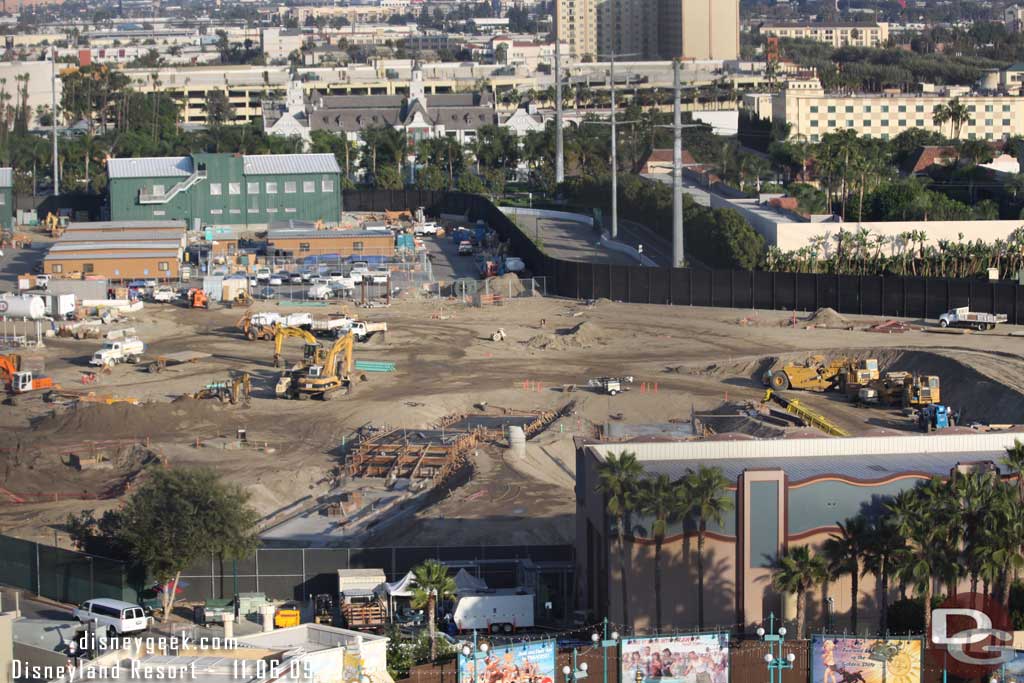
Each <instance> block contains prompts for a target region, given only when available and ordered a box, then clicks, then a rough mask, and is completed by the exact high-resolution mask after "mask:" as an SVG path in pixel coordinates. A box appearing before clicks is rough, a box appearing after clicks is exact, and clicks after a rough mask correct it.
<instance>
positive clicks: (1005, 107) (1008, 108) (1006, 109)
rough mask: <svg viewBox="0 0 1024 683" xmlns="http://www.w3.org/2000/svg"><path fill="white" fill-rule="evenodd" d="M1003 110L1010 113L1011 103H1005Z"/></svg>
mask: <svg viewBox="0 0 1024 683" xmlns="http://www.w3.org/2000/svg"><path fill="white" fill-rule="evenodd" d="M1003 111H1004V112H1006V113H1009V112H1010V105H1008V104H1004V105H1003Z"/></svg>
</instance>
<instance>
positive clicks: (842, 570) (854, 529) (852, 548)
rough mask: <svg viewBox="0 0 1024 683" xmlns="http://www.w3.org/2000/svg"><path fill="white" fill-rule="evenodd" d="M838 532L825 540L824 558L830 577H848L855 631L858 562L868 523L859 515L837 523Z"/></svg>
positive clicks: (852, 625)
mask: <svg viewBox="0 0 1024 683" xmlns="http://www.w3.org/2000/svg"><path fill="white" fill-rule="evenodd" d="M838 526H839V532H838V533H834V534H832V535H831V536H830V537H829V539H828V540H827V541H825V547H824V551H825V558H826V559H827V561H828V571H829V576H830V577H840V576H845V575H849V577H850V630H852V631H853V632H854V633H857V606H858V603H859V602H860V562H861V556H862V555H863V554H864V550H865V548H866V546H867V532H868V524H867V520H865V519H864V518H863V517H861V516H857V517H852V518H850V519H847V520H846V522H840V523H839V525H838Z"/></svg>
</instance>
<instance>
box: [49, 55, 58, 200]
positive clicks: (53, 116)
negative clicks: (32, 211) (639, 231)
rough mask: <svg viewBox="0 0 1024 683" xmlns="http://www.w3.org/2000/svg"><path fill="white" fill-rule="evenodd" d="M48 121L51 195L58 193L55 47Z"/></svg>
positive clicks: (52, 56) (52, 57)
mask: <svg viewBox="0 0 1024 683" xmlns="http://www.w3.org/2000/svg"><path fill="white" fill-rule="evenodd" d="M50 115H51V117H50V119H51V120H50V122H51V123H52V124H53V125H52V126H51V128H52V133H53V196H54V197H56V196H57V195H59V194H60V164H59V162H58V160H57V159H58V157H57V48H54V49H53V51H52V52H51V53H50Z"/></svg>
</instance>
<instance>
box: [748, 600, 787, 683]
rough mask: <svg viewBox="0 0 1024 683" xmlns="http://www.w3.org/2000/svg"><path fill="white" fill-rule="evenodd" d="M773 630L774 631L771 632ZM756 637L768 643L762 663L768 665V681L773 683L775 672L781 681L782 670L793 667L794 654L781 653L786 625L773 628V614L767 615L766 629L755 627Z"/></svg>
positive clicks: (780, 681)
mask: <svg viewBox="0 0 1024 683" xmlns="http://www.w3.org/2000/svg"><path fill="white" fill-rule="evenodd" d="M772 631H775V633H772ZM757 637H758V638H760V639H761V640H763V641H765V642H766V643H768V652H767V653H766V654H765V656H764V663H765V664H766V665H767V666H768V683H775V679H776V674H778V681H779V683H782V672H783V671H785V670H786V669H792V668H793V662H795V661H796V655H795V654H794V653H792V652H790V653H788V654H783V652H782V645H783V643H784V642H785V640H786V627H785V626H780V627H779V628H778V630H776V628H775V614H774V613H772V614H770V615H769V616H768V630H767V631H765V629H764V627H763V626H759V627H758V629H757Z"/></svg>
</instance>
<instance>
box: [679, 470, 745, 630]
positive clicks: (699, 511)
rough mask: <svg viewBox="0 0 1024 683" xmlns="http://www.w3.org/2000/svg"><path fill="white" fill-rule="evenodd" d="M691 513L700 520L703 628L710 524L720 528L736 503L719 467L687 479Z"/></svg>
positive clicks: (699, 603) (701, 623)
mask: <svg viewBox="0 0 1024 683" xmlns="http://www.w3.org/2000/svg"><path fill="white" fill-rule="evenodd" d="M684 481H685V485H686V488H687V496H688V498H689V501H690V510H691V513H692V514H693V516H694V517H695V518H696V521H697V583H698V585H699V590H698V591H697V624H698V626H699V627H700V628H704V541H705V539H706V537H707V531H708V522H713V523H714V524H715V525H717V526H721V525H722V524H723V523H724V521H725V513H726V512H728V511H729V510H732V507H733V500H732V498H730V497H729V495H728V493H727V491H728V487H729V484H730V482H729V479H728V478H726V476H725V475H724V474H722V470H720V469H719V468H717V467H704V466H703V465H702V466H701V467H700V468H699V469H698V470H697V471H696V472H690V473H688V474H687V475H686V477H684Z"/></svg>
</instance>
